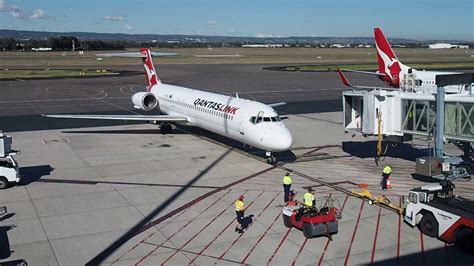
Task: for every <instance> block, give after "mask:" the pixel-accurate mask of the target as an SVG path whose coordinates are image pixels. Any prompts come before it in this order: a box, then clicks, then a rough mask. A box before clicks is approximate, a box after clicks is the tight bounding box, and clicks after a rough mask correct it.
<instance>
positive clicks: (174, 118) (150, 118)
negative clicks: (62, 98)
mask: <svg viewBox="0 0 474 266" xmlns="http://www.w3.org/2000/svg"><path fill="white" fill-rule="evenodd" d="M42 116H44V117H50V118H73V119H99V120H131V121H156V122H187V121H188V118H187V117H185V116H174V115H42Z"/></svg>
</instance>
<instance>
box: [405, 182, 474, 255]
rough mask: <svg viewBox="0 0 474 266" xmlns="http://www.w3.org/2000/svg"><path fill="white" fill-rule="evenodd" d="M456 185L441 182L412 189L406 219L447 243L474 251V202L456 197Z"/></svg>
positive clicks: (425, 232)
mask: <svg viewBox="0 0 474 266" xmlns="http://www.w3.org/2000/svg"><path fill="white" fill-rule="evenodd" d="M454 187H455V186H454V184H453V183H451V182H450V181H441V182H440V184H428V185H425V186H422V187H417V188H414V189H412V190H411V191H410V192H409V194H408V200H407V203H406V208H405V211H404V214H403V219H404V221H405V223H407V224H408V225H410V226H412V227H415V226H418V228H419V229H420V231H421V232H422V233H423V234H425V235H427V236H430V237H436V238H438V239H439V240H441V241H443V242H446V243H456V244H459V245H460V246H461V248H467V249H468V251H469V252H473V251H474V202H473V201H471V200H468V199H465V198H462V197H458V196H456V195H454Z"/></svg>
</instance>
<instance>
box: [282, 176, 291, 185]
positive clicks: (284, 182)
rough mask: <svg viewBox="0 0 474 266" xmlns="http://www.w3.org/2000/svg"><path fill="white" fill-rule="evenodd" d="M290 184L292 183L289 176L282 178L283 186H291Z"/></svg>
mask: <svg viewBox="0 0 474 266" xmlns="http://www.w3.org/2000/svg"><path fill="white" fill-rule="evenodd" d="M291 183H293V180H291V177H290V176H289V175H286V176H284V177H283V185H291Z"/></svg>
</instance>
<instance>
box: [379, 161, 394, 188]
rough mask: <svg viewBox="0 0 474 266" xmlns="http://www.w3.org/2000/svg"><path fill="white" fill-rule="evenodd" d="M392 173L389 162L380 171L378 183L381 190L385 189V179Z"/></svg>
mask: <svg viewBox="0 0 474 266" xmlns="http://www.w3.org/2000/svg"><path fill="white" fill-rule="evenodd" d="M391 174H392V167H390V165H389V164H385V166H384V168H383V171H382V180H381V181H380V185H381V186H382V190H385V189H387V180H388V179H389V178H390V175H391Z"/></svg>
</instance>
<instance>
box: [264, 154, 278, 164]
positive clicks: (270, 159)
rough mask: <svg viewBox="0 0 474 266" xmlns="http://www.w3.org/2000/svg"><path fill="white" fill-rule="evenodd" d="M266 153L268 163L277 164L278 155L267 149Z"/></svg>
mask: <svg viewBox="0 0 474 266" xmlns="http://www.w3.org/2000/svg"><path fill="white" fill-rule="evenodd" d="M265 155H266V156H267V163H269V164H275V163H276V162H277V158H276V156H275V155H273V154H272V153H271V152H269V151H267V152H266V153H265Z"/></svg>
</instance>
